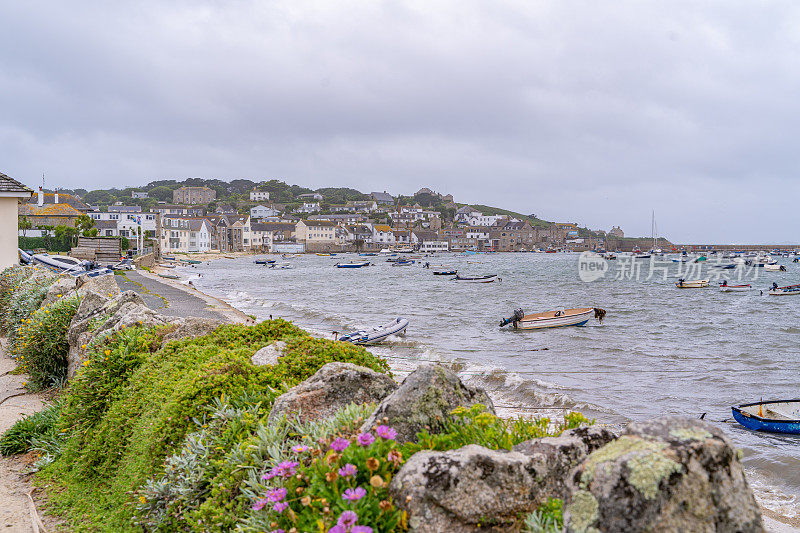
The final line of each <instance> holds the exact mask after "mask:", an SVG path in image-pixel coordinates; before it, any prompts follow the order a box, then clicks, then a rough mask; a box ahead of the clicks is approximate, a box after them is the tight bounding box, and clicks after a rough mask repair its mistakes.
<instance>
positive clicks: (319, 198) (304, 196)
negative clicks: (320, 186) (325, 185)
mask: <svg viewBox="0 0 800 533" xmlns="http://www.w3.org/2000/svg"><path fill="white" fill-rule="evenodd" d="M297 198H298V199H300V200H304V199H305V200H308V199H311V200H317V201H319V202H321V201H322V195H321V194H320V193H318V192H309V193H306V194H300V195H298V196H297Z"/></svg>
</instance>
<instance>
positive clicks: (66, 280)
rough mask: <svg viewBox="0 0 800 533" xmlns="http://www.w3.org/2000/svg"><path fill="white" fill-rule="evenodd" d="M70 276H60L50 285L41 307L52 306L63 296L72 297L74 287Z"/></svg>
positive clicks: (73, 280) (73, 281)
mask: <svg viewBox="0 0 800 533" xmlns="http://www.w3.org/2000/svg"><path fill="white" fill-rule="evenodd" d="M75 281H76V280H75V278H73V277H72V276H60V277H59V278H58V279H56V280H55V282H53V284H52V285H50V288H49V289H48V290H47V295H46V296H45V297H44V301H43V302H42V305H47V304H52V303H54V302H55V301H56V300H58V299H59V298H61V297H62V296H64V295H74V294H75V290H76V286H75Z"/></svg>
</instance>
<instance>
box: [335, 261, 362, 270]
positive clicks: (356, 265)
mask: <svg viewBox="0 0 800 533" xmlns="http://www.w3.org/2000/svg"><path fill="white" fill-rule="evenodd" d="M369 265H370V262H369V261H350V262H348V263H336V265H334V266H335V267H336V268H363V267H367V266H369Z"/></svg>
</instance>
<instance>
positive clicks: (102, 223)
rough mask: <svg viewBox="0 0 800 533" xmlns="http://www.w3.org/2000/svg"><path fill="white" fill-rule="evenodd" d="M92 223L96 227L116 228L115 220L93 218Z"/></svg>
mask: <svg viewBox="0 0 800 533" xmlns="http://www.w3.org/2000/svg"><path fill="white" fill-rule="evenodd" d="M94 225H95V227H96V228H97V229H117V221H116V220H95V221H94Z"/></svg>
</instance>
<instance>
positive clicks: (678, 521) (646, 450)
mask: <svg viewBox="0 0 800 533" xmlns="http://www.w3.org/2000/svg"><path fill="white" fill-rule="evenodd" d="M570 485H571V486H570V488H571V494H570V497H569V498H568V500H567V506H566V507H565V511H564V528H565V531H569V532H575V533H588V532H600V531H602V532H636V531H659V532H675V533H677V532H684V531H693V532H695V531H696V532H731V533H733V532H742V533H750V532H752V533H756V532H759V533H760V532H762V531H764V528H763V525H762V522H761V514H760V511H759V508H758V505H757V504H756V502H755V498H754V497H753V493H752V491H751V490H750V488H749V487H748V485H747V481H746V480H745V477H744V472H743V471H742V465H741V463H740V462H739V456H738V453H737V451H736V450H735V449H734V447H733V446H732V444H731V442H730V441H729V440H728V438H727V437H725V436H724V435H723V433H722V431H720V430H719V429H717V428H715V427H713V426H711V425H709V424H706V423H704V422H702V421H700V420H692V419H685V418H679V417H665V418H659V419H656V420H653V421H649V422H641V423H634V424H631V425H630V426H629V427H628V429H627V430H626V432H625V434H624V435H622V436H621V437H620V438H619V439H617V440H615V441H614V442H612V443H610V444H608V445H606V446H604V447H602V448H600V449H598V450H596V451H594V452H593V453H591V454H590V455H589V457H587V459H586V460H585V461H584V462H583V463H582V464H581V465H580V466H579V467H578V468H577V469H575V471H574V472H573V474H572V476H571V478H570Z"/></svg>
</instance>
